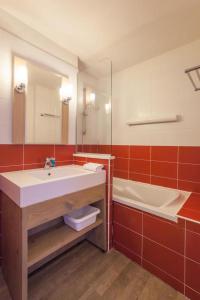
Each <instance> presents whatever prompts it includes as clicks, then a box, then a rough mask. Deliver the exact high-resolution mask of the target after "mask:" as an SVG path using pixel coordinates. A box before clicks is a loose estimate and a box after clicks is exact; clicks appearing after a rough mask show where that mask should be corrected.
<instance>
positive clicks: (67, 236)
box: [28, 218, 103, 268]
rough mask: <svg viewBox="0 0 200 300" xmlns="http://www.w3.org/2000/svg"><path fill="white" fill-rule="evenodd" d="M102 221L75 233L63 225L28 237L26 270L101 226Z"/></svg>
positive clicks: (99, 220)
mask: <svg viewBox="0 0 200 300" xmlns="http://www.w3.org/2000/svg"><path fill="white" fill-rule="evenodd" d="M102 223H103V220H102V219H100V218H97V220H96V222H95V223H94V224H92V225H90V226H87V227H86V228H84V229H82V230H81V231H75V230H73V229H72V228H70V227H69V226H67V225H66V224H65V223H62V224H58V225H57V226H55V227H53V228H51V229H48V230H45V231H44V232H41V233H39V234H36V235H33V236H31V237H29V240H28V268H30V267H31V266H33V265H34V264H36V263H38V262H39V261H40V260H42V259H44V258H45V257H47V256H49V255H51V254H52V253H54V252H56V251H58V250H59V249H61V248H63V247H64V246H66V245H68V244H69V243H71V242H73V241H74V240H76V239H78V238H80V237H81V236H83V235H85V234H86V233H88V232H89V231H90V230H92V229H94V228H96V227H97V226H99V225H101V224H102Z"/></svg>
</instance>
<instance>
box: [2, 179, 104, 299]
mask: <svg viewBox="0 0 200 300" xmlns="http://www.w3.org/2000/svg"><path fill="white" fill-rule="evenodd" d="M88 204H90V205H93V206H96V207H98V208H100V210H101V213H100V214H99V215H98V217H97V220H96V223H94V224H92V225H90V226H88V227H86V228H84V229H83V230H81V231H75V230H73V229H71V228H70V227H68V226H67V225H66V224H64V221H63V217H62V216H63V215H65V214H68V213H70V212H71V211H72V210H74V209H78V208H81V207H84V206H86V205H88ZM2 236H3V239H2V254H3V264H2V270H3V274H4V278H5V280H6V282H7V285H8V288H9V291H10V294H11V297H12V299H13V300H27V299H28V274H29V273H31V272H32V271H34V270H36V269H37V268H38V267H40V266H41V265H43V264H45V263H46V262H48V261H50V260H51V259H52V258H54V257H55V256H57V255H58V254H60V253H62V252H64V251H66V250H67V249H68V248H70V247H71V246H73V245H75V244H76V243H77V242H79V241H81V240H83V239H88V240H89V241H90V242H92V243H93V244H95V245H96V246H98V247H99V248H101V249H102V250H104V251H106V250H107V240H106V202H105V184H102V185H98V186H95V187H92V188H89V189H85V190H82V191H79V192H75V193H72V194H69V195H65V196H61V197H58V198H54V199H51V200H47V201H45V202H42V203H38V204H34V205H31V206H28V207H24V208H20V207H19V206H17V205H16V204H15V203H14V201H13V200H11V199H10V198H9V197H8V196H7V195H5V194H3V195H2Z"/></svg>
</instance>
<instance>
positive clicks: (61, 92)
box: [13, 56, 72, 144]
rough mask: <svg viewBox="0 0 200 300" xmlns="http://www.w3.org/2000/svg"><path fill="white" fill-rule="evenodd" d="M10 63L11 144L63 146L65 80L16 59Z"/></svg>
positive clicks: (66, 112)
mask: <svg viewBox="0 0 200 300" xmlns="http://www.w3.org/2000/svg"><path fill="white" fill-rule="evenodd" d="M13 61H14V68H13V69H14V71H13V143H26V144H67V143H68V128H69V126H68V125H69V124H68V120H69V101H70V100H71V98H72V86H71V85H70V84H69V79H68V78H67V77H64V76H62V75H60V74H56V73H55V72H53V71H51V70H49V69H47V68H44V67H42V66H39V65H37V64H34V63H32V62H30V61H28V60H25V59H22V58H20V57H17V56H14V59H13Z"/></svg>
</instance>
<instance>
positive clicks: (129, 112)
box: [112, 40, 200, 146]
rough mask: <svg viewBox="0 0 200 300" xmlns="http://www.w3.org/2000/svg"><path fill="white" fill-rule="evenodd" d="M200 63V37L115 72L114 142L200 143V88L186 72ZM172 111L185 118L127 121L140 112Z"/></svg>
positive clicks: (149, 114)
mask: <svg viewBox="0 0 200 300" xmlns="http://www.w3.org/2000/svg"><path fill="white" fill-rule="evenodd" d="M158 43H159V41H158ZM133 55H134V53H133ZM199 64H200V40H198V41H195V42H193V43H190V44H188V45H185V46H183V47H180V48H177V49H174V50H173V51H169V52H167V53H165V54H163V55H161V56H157V57H155V58H153V59H151V60H148V61H145V62H143V63H140V64H138V65H135V66H133V67H131V68H128V69H125V70H123V71H121V72H119V73H115V74H114V75H113V124H112V128H113V141H112V142H113V144H139V145H194V146H195V145H198V146H200V91H199V92H194V90H193V87H192V85H191V83H190V82H189V79H188V78H187V76H186V74H185V73H184V70H185V69H186V68H188V67H193V66H195V65H199ZM171 114H172V115H173V114H181V115H182V116H183V121H182V122H180V123H170V124H169V123H168V124H154V125H141V126H134V127H129V126H127V125H126V122H127V121H132V120H134V119H137V118H138V117H140V116H141V117H142V116H144V117H145V116H147V117H148V116H151V115H156V116H164V115H171Z"/></svg>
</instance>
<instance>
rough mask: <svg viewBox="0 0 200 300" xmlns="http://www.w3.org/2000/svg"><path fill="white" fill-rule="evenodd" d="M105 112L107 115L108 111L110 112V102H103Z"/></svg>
mask: <svg viewBox="0 0 200 300" xmlns="http://www.w3.org/2000/svg"><path fill="white" fill-rule="evenodd" d="M105 112H106V114H107V115H109V114H110V112H111V103H110V102H109V103H106V104H105Z"/></svg>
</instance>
